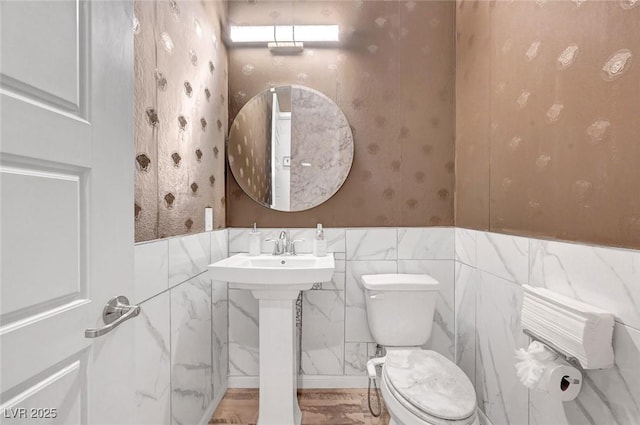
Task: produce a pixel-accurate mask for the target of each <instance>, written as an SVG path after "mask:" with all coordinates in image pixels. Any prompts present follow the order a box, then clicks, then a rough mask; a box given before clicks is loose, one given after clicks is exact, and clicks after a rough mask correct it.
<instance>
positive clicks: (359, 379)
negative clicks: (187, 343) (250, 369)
mask: <svg viewBox="0 0 640 425" xmlns="http://www.w3.org/2000/svg"><path fill="white" fill-rule="evenodd" d="M368 384H369V378H368V377H367V376H347V375H301V376H298V388H367V385H368ZM259 387H260V378H259V377H258V376H230V377H229V388H259Z"/></svg>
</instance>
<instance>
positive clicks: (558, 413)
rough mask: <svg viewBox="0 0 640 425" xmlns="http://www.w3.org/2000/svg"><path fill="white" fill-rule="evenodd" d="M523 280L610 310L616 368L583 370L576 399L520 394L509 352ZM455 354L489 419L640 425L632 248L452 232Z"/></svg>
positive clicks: (639, 334) (636, 276)
mask: <svg viewBox="0 0 640 425" xmlns="http://www.w3.org/2000/svg"><path fill="white" fill-rule="evenodd" d="M522 284H529V285H532V286H540V287H546V288H548V289H551V290H553V291H556V292H558V293H561V294H564V295H567V296H569V297H572V298H575V299H578V300H581V301H584V302H586V303H590V304H592V305H594V306H598V307H601V308H604V309H607V310H609V311H611V312H612V313H613V314H614V315H615V316H616V324H615V329H614V336H613V344H614V351H615V367H614V368H611V369H605V370H594V371H589V372H588V373H586V375H585V379H584V385H583V387H582V391H581V393H580V395H579V396H578V398H577V399H576V400H574V401H571V402H566V403H562V402H560V401H558V400H555V399H550V398H549V397H548V396H547V395H546V394H545V393H540V392H534V391H527V389H526V388H525V387H524V386H522V385H521V384H520V382H519V381H518V379H517V377H516V373H515V367H514V366H513V364H514V356H513V354H514V350H515V349H516V348H519V347H525V346H526V345H527V344H528V343H529V339H528V338H527V337H526V336H525V335H524V334H523V333H522V330H521V327H520V306H521V303H522V286H521V285H522ZM455 314H456V318H455V328H456V344H455V347H456V350H455V358H456V362H457V363H458V364H459V365H460V367H461V368H462V369H463V370H464V371H465V372H466V373H467V375H468V376H469V377H470V378H471V380H472V381H473V382H474V384H475V388H476V392H477V395H478V405H479V406H480V408H481V409H482V410H483V411H484V412H485V413H486V416H487V417H488V419H489V421H490V422H491V423H493V425H524V424H528V425H550V424H553V425H587V424H588V425H604V424H607V425H637V424H638V423H640V368H639V367H638V365H640V251H634V250H627V249H616V248H607V247H601V246H588V245H583V244H575V243H565V242H557V241H547V240H540V239H532V238H523V237H516V236H509V235H503V234H496V233H488V232H481V231H475V230H467V229H463V228H456V229H455Z"/></svg>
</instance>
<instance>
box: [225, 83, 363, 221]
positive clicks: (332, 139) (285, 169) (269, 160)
mask: <svg viewBox="0 0 640 425" xmlns="http://www.w3.org/2000/svg"><path fill="white" fill-rule="evenodd" d="M227 152H228V158H229V166H230V168H231V171H232V173H233V176H234V177H235V179H236V181H237V182H238V184H239V185H240V187H241V188H242V190H244V192H245V193H246V194H247V195H249V196H250V197H251V198H252V199H253V200H255V201H256V202H258V203H260V204H262V205H264V206H266V207H269V208H272V209H275V210H279V211H302V210H306V209H309V208H313V207H315V206H317V205H319V204H321V203H323V202H325V201H326V200H327V199H329V198H330V197H331V196H333V195H334V194H335V193H336V192H337V191H338V189H340V186H342V184H343V183H344V181H345V180H346V178H347V175H348V174H349V170H350V169H351V163H352V162H353V135H352V134H351V128H350V127H349V123H348V122H347V119H346V117H345V116H344V114H343V113H342V111H341V110H340V108H339V107H338V105H336V104H335V103H334V102H333V101H332V100H331V99H329V98H328V97H327V96H325V95H323V94H322V93H320V92H318V91H316V90H313V89H310V88H307V87H302V86H281V87H275V88H272V89H270V90H267V91H264V92H262V93H260V94H258V95H257V96H255V97H254V98H252V99H251V100H250V101H249V102H247V104H246V105H245V106H244V107H243V108H242V109H241V110H240V112H239V113H238V115H237V116H236V118H235V120H234V122H233V125H232V126H231V130H230V133H229V146H228V150H227Z"/></svg>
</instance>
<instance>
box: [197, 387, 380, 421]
mask: <svg viewBox="0 0 640 425" xmlns="http://www.w3.org/2000/svg"><path fill="white" fill-rule="evenodd" d="M371 394H372V399H371V405H372V407H373V408H374V409H375V410H376V412H377V411H378V409H377V407H378V404H377V400H376V398H375V395H374V393H373V390H372V391H371ZM380 401H381V402H382V403H383V404H384V402H383V400H382V396H380ZM298 402H299V404H300V409H301V410H302V424H303V425H387V424H388V423H389V416H388V414H387V412H386V411H383V414H382V415H381V416H380V417H379V418H375V417H373V416H372V415H371V413H369V407H368V406H367V390H366V389H329V390H316V389H309V390H298ZM257 420H258V390H257V389H229V390H228V391H227V393H226V394H225V396H224V398H223V399H222V401H221V402H220V405H219V406H218V409H217V410H216V411H215V413H214V414H213V417H212V418H211V420H210V421H209V423H210V424H241V425H254V424H255V423H256V422H257Z"/></svg>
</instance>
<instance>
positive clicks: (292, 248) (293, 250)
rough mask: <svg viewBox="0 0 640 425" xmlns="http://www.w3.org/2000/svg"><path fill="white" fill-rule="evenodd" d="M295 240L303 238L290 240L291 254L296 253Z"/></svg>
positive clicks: (299, 240)
mask: <svg viewBox="0 0 640 425" xmlns="http://www.w3.org/2000/svg"><path fill="white" fill-rule="evenodd" d="M296 242H304V239H294V240H292V241H291V255H298V254H297V253H296Z"/></svg>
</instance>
